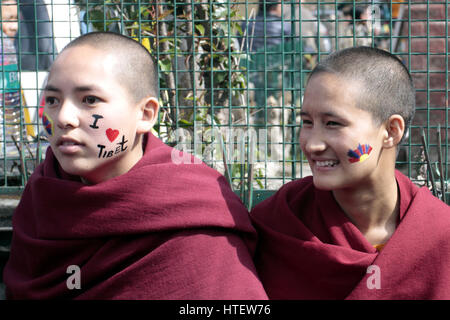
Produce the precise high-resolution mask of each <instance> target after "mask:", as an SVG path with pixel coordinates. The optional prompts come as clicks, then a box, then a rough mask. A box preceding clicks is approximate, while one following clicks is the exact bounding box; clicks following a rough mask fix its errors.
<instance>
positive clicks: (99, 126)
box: [44, 46, 142, 183]
mask: <svg viewBox="0 0 450 320" xmlns="http://www.w3.org/2000/svg"><path fill="white" fill-rule="evenodd" d="M117 63H119V62H118V61H117V59H116V57H115V56H114V55H112V54H107V53H105V52H103V51H101V50H97V49H95V48H92V47H89V46H77V47H73V48H69V49H67V50H66V51H63V53H61V55H60V56H59V57H58V59H57V60H56V61H55V63H54V64H53V66H52V68H51V71H50V75H49V78H48V83H47V86H46V88H45V108H44V111H45V119H44V121H45V120H46V121H47V125H48V127H49V128H51V131H48V130H47V134H48V136H49V141H50V145H51V147H52V151H53V152H54V154H55V156H56V158H57V159H58V161H59V163H60V164H61V166H62V168H63V169H64V170H65V171H66V172H68V173H70V174H73V175H79V176H81V177H82V178H83V179H85V180H86V181H90V182H92V183H97V182H101V181H104V180H106V179H109V178H111V177H114V176H117V175H120V174H122V173H124V172H127V171H128V170H129V169H130V168H131V167H132V166H133V165H134V164H135V163H136V162H137V161H138V160H139V159H140V158H141V157H142V147H140V148H135V147H134V145H135V139H136V125H137V118H138V116H137V112H138V109H139V108H137V107H136V103H135V102H134V100H133V99H132V97H131V96H130V94H129V92H128V91H127V90H126V88H125V87H124V86H122V85H121V84H120V83H119V81H118V80H117V77H116V76H115V72H114V70H115V67H116V66H117ZM44 126H45V123H44ZM46 128H47V127H46Z"/></svg>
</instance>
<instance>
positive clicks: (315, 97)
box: [300, 73, 382, 190]
mask: <svg viewBox="0 0 450 320" xmlns="http://www.w3.org/2000/svg"><path fill="white" fill-rule="evenodd" d="M361 91H362V90H361V86H360V85H359V84H358V83H356V82H355V81H350V80H346V79H342V78H339V77H338V76H336V75H333V74H329V73H321V74H317V75H314V76H313V78H311V79H310V81H309V83H308V85H307V88H306V91H305V96H304V99H303V105H302V110H301V117H302V128H301V131H300V147H301V149H302V151H303V152H304V154H305V156H306V158H307V159H308V162H309V165H310V167H311V170H312V172H313V176H314V184H315V186H316V187H317V188H319V189H326V190H333V189H338V188H344V187H349V186H352V185H354V186H357V185H358V184H359V183H360V182H361V181H362V179H364V178H366V177H368V176H370V175H371V174H373V173H374V170H375V169H376V166H377V154H379V152H380V151H381V141H382V135H381V133H382V130H381V126H376V125H375V123H374V121H373V118H372V114H371V113H370V112H368V111H365V110H362V109H360V108H358V107H357V103H359V100H360V99H359V94H360V92H361Z"/></svg>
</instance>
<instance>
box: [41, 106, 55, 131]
mask: <svg viewBox="0 0 450 320" xmlns="http://www.w3.org/2000/svg"><path fill="white" fill-rule="evenodd" d="M42 124H43V125H44V128H45V131H46V132H47V134H48V135H49V136H51V135H53V131H54V130H53V120H52V119H51V118H50V117H49V116H48V115H47V114H46V113H45V112H44V113H43V114H42Z"/></svg>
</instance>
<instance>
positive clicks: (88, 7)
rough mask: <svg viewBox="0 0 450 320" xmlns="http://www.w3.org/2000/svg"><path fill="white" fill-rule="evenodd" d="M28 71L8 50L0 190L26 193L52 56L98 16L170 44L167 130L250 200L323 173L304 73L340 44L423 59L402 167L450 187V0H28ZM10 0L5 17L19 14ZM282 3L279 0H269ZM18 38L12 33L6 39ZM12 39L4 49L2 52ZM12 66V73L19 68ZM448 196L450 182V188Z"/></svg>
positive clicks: (164, 72) (154, 44) (162, 120)
mask: <svg viewBox="0 0 450 320" xmlns="http://www.w3.org/2000/svg"><path fill="white" fill-rule="evenodd" d="M17 2H18V10H17V11H18V21H19V23H18V28H17V32H16V34H14V35H12V36H8V35H6V34H5V33H3V34H2V38H1V40H2V43H3V41H4V40H5V39H7V38H11V39H13V40H14V48H15V52H14V53H11V54H15V55H17V63H16V70H17V72H18V78H17V81H16V82H14V81H7V80H8V79H9V78H8V77H12V76H13V75H14V72H13V71H14V70H13V69H11V68H13V67H11V65H14V64H13V63H12V64H6V63H3V66H2V70H1V71H2V73H3V74H4V77H3V79H4V81H3V82H2V88H1V89H2V92H3V97H6V96H7V94H8V93H11V92H13V91H14V89H16V90H17V89H18V90H20V94H19V96H20V97H19V98H18V99H19V101H18V102H17V103H16V102H14V103H12V102H10V101H9V100H8V99H6V98H4V99H2V114H3V118H2V119H3V121H2V122H1V128H0V130H1V152H0V156H1V159H0V193H20V192H21V191H22V190H23V187H24V185H25V183H26V181H27V179H28V177H29V176H30V174H31V173H32V171H33V170H34V168H35V166H36V165H37V164H38V163H39V162H40V161H42V158H43V156H44V155H45V149H46V148H47V146H48V143H47V141H46V140H45V137H44V136H43V135H42V134H41V132H42V131H43V130H42V129H43V125H42V120H41V118H40V116H41V110H42V104H41V101H40V100H41V99H40V94H41V88H42V85H43V83H44V81H45V77H46V74H47V71H48V69H49V67H50V65H51V62H52V61H53V60H54V58H55V57H56V56H57V54H58V52H60V51H61V49H62V48H63V47H64V46H65V45H66V44H67V43H68V42H69V41H70V40H71V39H73V38H75V37H77V36H79V35H80V34H82V33H86V32H89V31H94V30H108V31H114V32H119V33H122V34H126V35H128V36H130V37H133V38H135V39H136V41H140V42H141V43H142V44H143V45H145V46H146V47H147V48H148V50H150V51H151V52H152V54H153V55H154V56H155V57H156V58H157V61H158V67H159V79H160V82H159V86H160V97H159V99H160V103H161V112H160V117H159V122H158V124H157V125H156V126H155V128H154V131H155V133H157V135H159V136H160V137H161V139H162V140H163V141H164V142H166V143H167V144H169V145H173V146H176V148H178V149H182V150H186V151H189V152H192V153H194V154H195V155H197V156H198V157H199V158H200V159H202V160H203V161H205V162H206V163H207V164H208V165H210V166H212V167H214V168H216V169H217V170H219V171H220V172H222V173H223V174H224V175H225V176H226V177H227V178H228V179H229V181H230V182H231V184H232V186H233V188H234V190H235V191H236V192H237V193H238V194H239V195H240V196H241V198H242V199H243V200H244V202H245V203H246V204H247V205H248V206H251V205H252V201H253V203H254V202H255V201H259V200H260V199H261V198H263V197H264V196H265V195H266V194H268V192H269V193H270V191H273V190H276V189H278V188H279V187H280V186H281V185H283V184H284V183H286V182H289V181H291V180H293V179H297V178H300V177H303V176H306V175H309V174H310V171H309V166H308V164H307V162H306V161H305V158H304V157H303V155H302V152H301V150H300V148H299V144H298V133H299V126H300V120H299V110H300V108H301V103H302V96H303V92H304V85H305V80H306V79H307V76H308V73H309V72H310V71H311V69H312V68H313V67H314V65H315V64H316V63H317V62H318V61H320V59H323V58H324V57H326V56H327V55H328V54H329V53H330V52H333V51H335V50H337V49H342V48H345V47H350V46H356V45H367V46H375V47H379V48H382V49H385V50H387V51H389V52H392V53H394V54H396V55H398V57H400V58H401V59H402V60H403V61H404V63H405V65H406V66H407V67H408V68H409V70H410V71H411V73H412V75H413V78H414V82H415V86H416V90H417V108H416V117H415V119H414V122H413V125H412V127H411V130H410V134H409V136H408V139H406V140H405V142H404V143H403V145H402V147H401V150H400V153H399V158H398V161H397V167H398V169H400V170H401V171H402V172H404V173H405V174H406V175H408V176H409V177H410V178H411V179H412V180H413V181H414V182H416V183H417V184H419V185H424V184H427V185H429V186H430V188H432V190H433V192H435V194H436V195H437V196H438V197H441V198H442V197H443V195H445V190H447V189H446V186H447V183H448V180H447V179H448V164H449V135H448V130H449V119H448V89H449V88H448V70H449V65H448V49H449V48H448V31H449V28H448V27H449V25H448V12H449V10H448V1H427V2H425V1H403V0H399V1H319V0H318V1H311V2H308V1H302V2H301V4H300V1H298V0H297V1H279V2H280V3H281V5H280V6H279V7H278V8H277V7H276V6H273V5H275V4H276V3H271V2H270V1H267V2H266V3H262V4H261V3H260V2H259V1H257V0H253V1H251V0H248V1H243V0H241V1H231V0H228V1H225V0H222V1H192V0H185V1H139V0H134V1H114V0H109V1H108V0H105V1H58V0H53V1H50V0H47V1H17ZM8 3H9V2H8V1H2V20H1V25H2V29H3V30H5V29H4V26H7V25H8V22H9V23H10V22H14V21H13V20H14V19H15V18H14V17H13V16H12V17H11V16H9V17H8V16H6V14H5V15H3V13H5V12H7V11H8V10H5V6H7V5H8ZM270 5H272V7H271V6H270ZM4 47H5V46H4ZM7 55H8V52H6V51H5V50H3V55H2V57H3V59H2V61H5V60H6V56H7ZM6 78H8V79H6ZM447 198H450V196H448V195H447Z"/></svg>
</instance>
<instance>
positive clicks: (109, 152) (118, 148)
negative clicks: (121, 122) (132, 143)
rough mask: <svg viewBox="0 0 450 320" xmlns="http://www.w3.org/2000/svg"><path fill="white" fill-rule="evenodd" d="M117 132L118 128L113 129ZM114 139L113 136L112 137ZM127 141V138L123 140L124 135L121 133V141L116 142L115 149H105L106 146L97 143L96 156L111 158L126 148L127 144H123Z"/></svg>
mask: <svg viewBox="0 0 450 320" xmlns="http://www.w3.org/2000/svg"><path fill="white" fill-rule="evenodd" d="M115 131H117V132H119V131H118V130H115ZM114 139H115V138H114ZM127 142H128V140H125V136H124V135H122V141H121V142H117V143H116V145H117V146H116V148H115V150H106V146H104V145H102V144H98V145H97V147H98V148H99V151H98V157H99V158H111V157H112V156H113V155H115V154H119V153H121V152H123V151H125V150H127V148H128V146H125V144H126V143H127Z"/></svg>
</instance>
